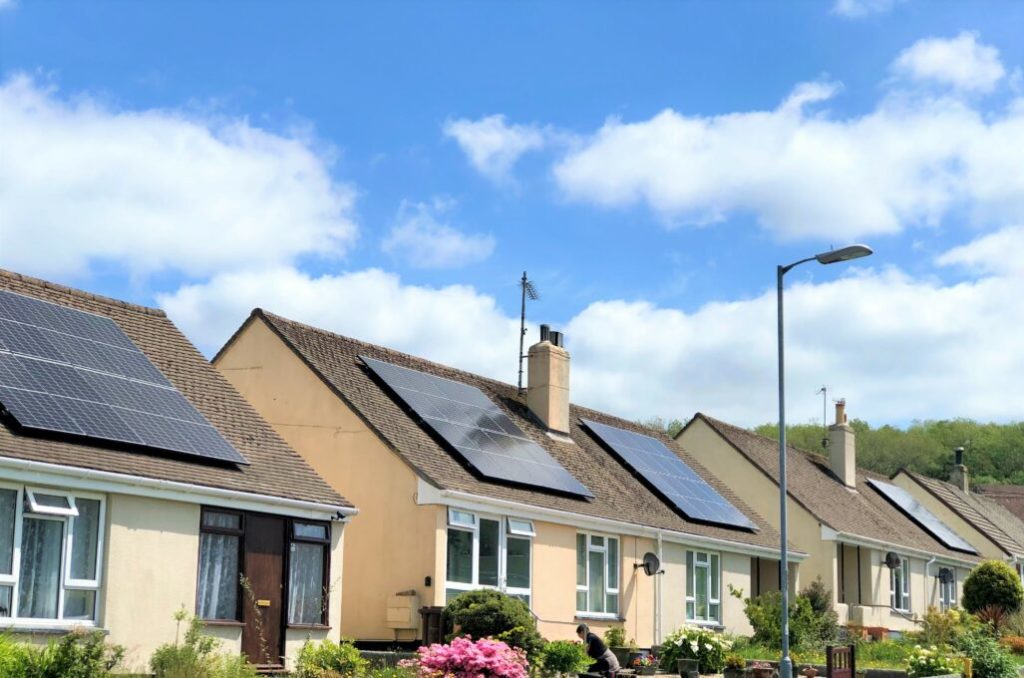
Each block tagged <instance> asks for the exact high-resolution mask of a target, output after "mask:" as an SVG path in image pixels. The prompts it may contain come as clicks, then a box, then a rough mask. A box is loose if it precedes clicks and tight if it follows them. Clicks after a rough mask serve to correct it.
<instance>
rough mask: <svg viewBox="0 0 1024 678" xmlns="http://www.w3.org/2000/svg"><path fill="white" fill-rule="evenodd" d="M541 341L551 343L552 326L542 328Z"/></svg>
mask: <svg viewBox="0 0 1024 678" xmlns="http://www.w3.org/2000/svg"><path fill="white" fill-rule="evenodd" d="M540 340H541V341H550V340H551V325H541V326H540Z"/></svg>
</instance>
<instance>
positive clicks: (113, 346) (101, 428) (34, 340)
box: [0, 290, 248, 464]
mask: <svg viewBox="0 0 1024 678" xmlns="http://www.w3.org/2000/svg"><path fill="white" fill-rule="evenodd" d="M0 404H2V405H3V407H4V409H6V410H7V412H8V413H9V414H10V416H11V417H13V418H14V420H15V421H16V422H17V423H18V425H19V426H21V427H22V428H25V429H33V430H38V431H48V432H51V433H67V434H72V435H76V436H84V437H88V438H94V439H99V440H109V441H114V442H119V443H128V444H132V445H140V446H144V447H150V448H154V449H159V450H166V451H170V452H180V453H184V454H189V455H194V456H198V457H204V458H207V459H215V460H219V461H228V462H234V463H237V464H246V463H248V462H246V460H245V457H243V456H242V455H241V454H239V453H238V451H237V450H235V448H234V447H232V446H231V444H230V443H228V441H226V440H225V439H224V438H223V436H221V435H220V433H219V432H218V431H217V429H215V428H214V427H213V426H211V425H210V423H209V422H208V421H206V419H205V418H204V417H203V415H201V414H200V413H199V412H198V411H197V410H196V409H195V408H194V407H193V406H192V404H191V403H189V402H188V400H186V399H185V397H184V396H183V395H181V393H179V392H178V390H177V389H175V388H174V386H172V385H171V383H170V382H169V381H168V380H167V378H166V377H165V376H164V375H163V374H161V372H160V370H158V369H157V368H156V366H154V365H153V363H151V362H150V360H149V358H148V357H147V356H146V354H145V353H143V352H142V351H140V350H139V348H138V347H137V346H136V345H135V343H134V342H132V340H131V339H129V338H128V336H127V335H126V334H125V333H124V332H122V331H121V328H119V327H118V326H117V324H116V323H115V322H114V321H113V320H111V319H110V318H107V317H105V316H100V315H95V314H92V313H86V312H84V311H78V310H75V309H72V308H67V307H65V306H60V305H57V304H52V303H49V302H46V301H42V300H41V299H35V298H33V297H26V296H24V295H20V294H15V293H14V292H9V291H7V290H0Z"/></svg>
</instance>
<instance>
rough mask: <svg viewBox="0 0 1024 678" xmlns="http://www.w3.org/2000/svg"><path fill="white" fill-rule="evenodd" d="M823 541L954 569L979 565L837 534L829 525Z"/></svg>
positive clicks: (822, 533)
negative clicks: (837, 542) (887, 552)
mask: <svg viewBox="0 0 1024 678" xmlns="http://www.w3.org/2000/svg"><path fill="white" fill-rule="evenodd" d="M821 539H822V541H841V542H843V543H844V544H849V545H851V546H863V547H866V548H870V549H879V550H882V551H894V552H896V553H900V554H904V555H908V556H917V557H919V558H924V559H926V560H928V559H934V560H935V562H937V563H941V564H943V565H953V566H954V567H966V568H968V569H970V568H973V567H974V566H975V565H977V563H976V562H974V561H970V560H960V559H959V558H952V557H950V556H945V555H940V554H938V553H930V552H928V551H922V550H921V549H915V548H911V547H909V546H903V545H901V544H893V543H891V542H887V541H881V540H879V539H869V538H868V537H861V536H858V535H855V534H847V533H846V532H837V531H836V530H833V529H832V528H831V527H828V526H827V525H822V526H821Z"/></svg>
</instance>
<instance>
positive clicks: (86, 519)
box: [0, 485, 104, 625]
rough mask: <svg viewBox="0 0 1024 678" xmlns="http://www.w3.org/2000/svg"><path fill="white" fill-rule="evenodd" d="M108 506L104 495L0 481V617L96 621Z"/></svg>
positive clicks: (41, 621)
mask: <svg viewBox="0 0 1024 678" xmlns="http://www.w3.org/2000/svg"><path fill="white" fill-rule="evenodd" d="M103 511H104V502H103V499H102V497H100V496H96V495H89V494H84V493H78V492H76V493H74V494H72V493H68V492H64V491H59V490H50V489H44V488H34V487H27V488H25V487H18V486H12V485H0V618H6V619H12V620H14V621H15V622H18V621H23V620H26V621H27V620H31V622H32V624H43V625H47V624H60V623H61V622H63V621H74V622H75V623H76V624H80V625H81V624H84V625H91V624H93V623H94V622H95V620H96V599H97V595H98V593H99V588H100V579H101V572H102V562H101V558H102V552H103Z"/></svg>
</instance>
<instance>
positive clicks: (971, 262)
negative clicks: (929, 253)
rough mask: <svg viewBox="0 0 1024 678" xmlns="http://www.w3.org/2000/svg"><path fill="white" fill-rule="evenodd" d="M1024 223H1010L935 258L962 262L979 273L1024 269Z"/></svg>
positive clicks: (941, 261)
mask: <svg viewBox="0 0 1024 678" xmlns="http://www.w3.org/2000/svg"><path fill="white" fill-rule="evenodd" d="M1022 252H1024V226H1008V227H1006V228H1004V229H1002V230H999V231H996V232H995V233H989V234H988V235H985V236H982V237H980V238H978V239H977V240H974V241H972V242H970V243H967V244H966V245H961V246H959V247H954V248H953V249H951V250H949V251H948V252H945V253H943V254H942V255H941V256H939V257H938V258H937V259H936V263H937V264H939V265H940V266H962V267H964V268H966V269H969V270H971V271H977V272H980V273H987V274H992V273H996V274H998V273H1024V256H1021V253H1022Z"/></svg>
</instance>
